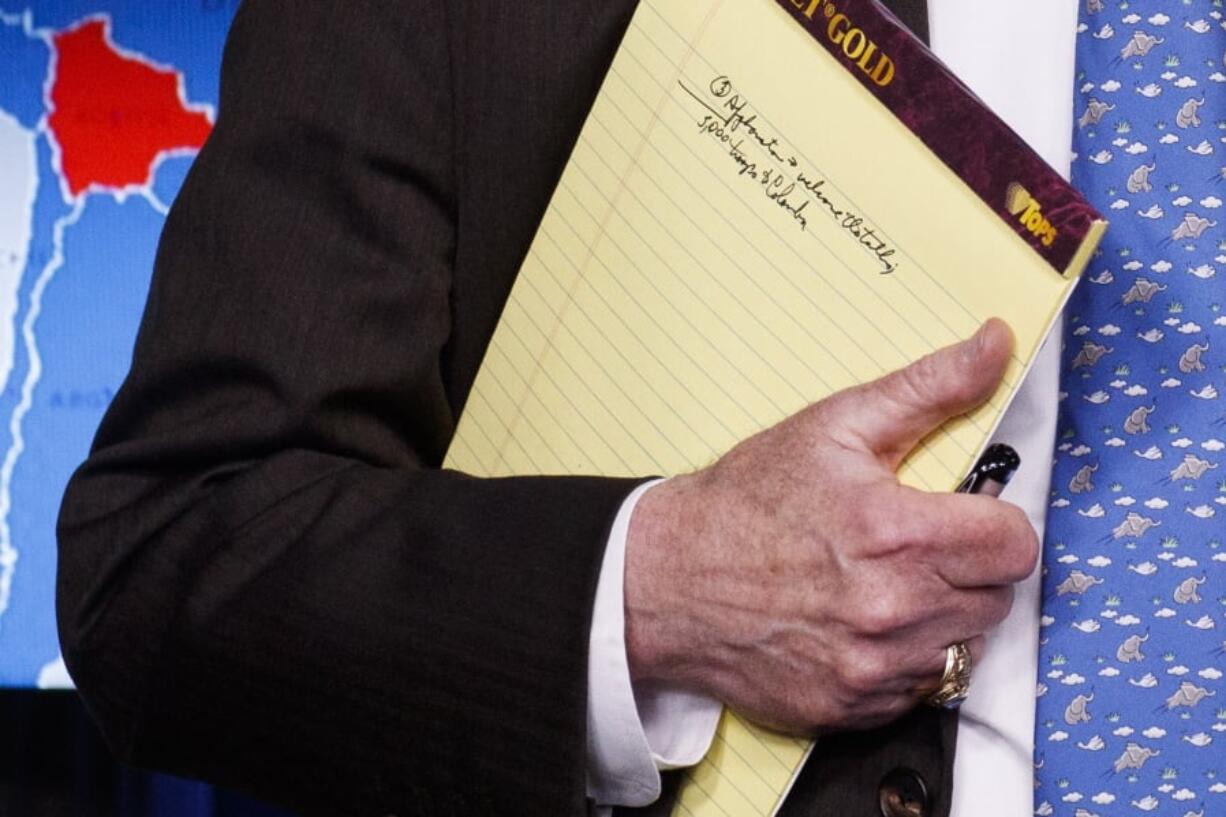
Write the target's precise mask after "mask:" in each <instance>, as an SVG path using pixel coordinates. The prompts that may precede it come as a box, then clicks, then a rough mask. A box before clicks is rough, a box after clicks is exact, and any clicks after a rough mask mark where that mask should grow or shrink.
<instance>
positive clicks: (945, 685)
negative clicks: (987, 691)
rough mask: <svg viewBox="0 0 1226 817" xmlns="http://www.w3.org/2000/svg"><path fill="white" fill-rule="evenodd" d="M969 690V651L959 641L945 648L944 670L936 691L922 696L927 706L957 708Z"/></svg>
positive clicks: (964, 643) (963, 643) (962, 642)
mask: <svg viewBox="0 0 1226 817" xmlns="http://www.w3.org/2000/svg"><path fill="white" fill-rule="evenodd" d="M970 691H971V651H970V650H969V649H967V646H966V642H964V641H959V642H958V643H957V644H950V645H949V646H948V647H946V648H945V672H943V673H941V683H940V685H939V686H937V688H936V691H935V692H932V693H930V694H929V695H927V696H926V697H925V698H924V703H926V704H928V706H935V707H939V708H941V709H957V708H958V707H959V706H961V705H962V702H963V701H965V700H966V696H967V695H969V694H970Z"/></svg>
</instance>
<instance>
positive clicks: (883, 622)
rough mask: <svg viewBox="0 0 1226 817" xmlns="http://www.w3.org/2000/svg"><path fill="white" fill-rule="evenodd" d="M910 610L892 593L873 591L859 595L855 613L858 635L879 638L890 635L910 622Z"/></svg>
mask: <svg viewBox="0 0 1226 817" xmlns="http://www.w3.org/2000/svg"><path fill="white" fill-rule="evenodd" d="M911 618H912V616H911V614H910V611H909V610H907V609H906V607H905V605H904V604H902V603H901V602H900V601H898V600H897V599H896V598H894V597H893V594H885V593H880V592H878V593H875V594H872V595H869V596H867V597H863V596H862V597H861V601H860V603H859V605H858V609H857V610H856V615H855V624H856V628H857V630H858V632H859V634H860V635H863V636H868V637H870V638H880V637H882V636H889V635H892V634H894V633H896V632H898V631H899V630H901V629H903V628H904V627H906V626H907V625H909V624H910V623H911Z"/></svg>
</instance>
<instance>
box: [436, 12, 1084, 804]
mask: <svg viewBox="0 0 1226 817" xmlns="http://www.w3.org/2000/svg"><path fill="white" fill-rule="evenodd" d="M786 5H787V4H786V3H776V2H772V0H726V1H725V2H705V3H692V2H681V0H643V2H641V3H640V5H639V8H638V11H637V13H636V14H635V16H634V19H633V21H632V23H631V25H630V27H629V30H628V31H627V34H626V37H625V40H624V42H623V44H622V46H621V49H620V51H619V52H618V54H617V55H616V58H615V59H614V62H613V64H612V67H611V69H610V71H609V73H608V75H607V78H606V80H605V83H604V86H603V88H602V90H601V92H600V94H599V97H598V98H597V100H596V102H595V105H594V107H593V109H592V111H591V114H590V115H589V118H588V120H587V123H586V125H585V126H584V128H583V131H582V134H581V135H580V136H579V139H578V142H577V144H576V145H575V148H574V153H573V155H572V156H571V159H570V163H569V165H568V166H567V167H566V170H565V172H564V174H563V176H562V178H561V181H560V183H559V185H558V187H557V190H556V192H555V194H554V196H553V200H552V202H551V203H550V205H549V209H548V211H547V212H546V214H545V216H544V219H543V221H542V223H541V225H540V228H539V230H538V232H537V235H536V238H535V240H534V242H533V244H532V247H531V250H530V251H529V253H528V256H527V258H526V260H525V261H524V264H523V267H522V269H521V270H520V273H519V277H518V279H517V281H516V283H515V285H514V288H513V290H512V292H511V295H510V298H509V301H508V303H507V305H506V308H505V312H504V314H503V316H502V320H501V323H500V324H499V325H498V328H497V330H496V332H495V334H494V337H493V341H492V343H491V344H490V347H489V350H488V352H487V354H486V358H485V361H484V364H483V366H482V368H481V371H480V374H479V376H478V377H477V380H476V383H475V385H474V387H473V390H472V394H471V396H470V398H469V400H468V404H467V408H466V410H465V412H464V415H463V417H462V419H461V421H460V424H459V428H458V430H457V433H456V436H455V440H454V442H453V443H452V446H451V449H450V452H449V454H448V458H447V462H446V466H447V467H449V468H454V469H458V470H460V471H464V472H467V473H470V474H476V475H484V476H505V475H513V474H603V475H621V476H631V475H633V476H644V475H652V474H663V475H669V474H676V473H680V472H685V471H690V470H693V469H697V468H700V467H702V466H705V465H707V464H709V463H711V462H712V461H713V460H715V459H716V458H717V457H719V456H720V455H721V454H722V453H723V452H725V451H727V450H728V449H729V448H730V447H732V446H733V445H734V444H735V443H736V442H738V441H739V440H741V439H744V438H745V437H747V436H749V435H751V434H753V433H754V432H756V431H759V430H760V429H762V428H764V427H767V426H770V425H772V424H774V423H776V422H777V421H779V420H781V419H782V418H784V417H785V416H787V415H789V414H791V413H793V412H795V411H797V410H798V409H800V408H802V407H803V406H806V405H808V404H809V403H812V402H814V401H816V400H820V399H821V398H823V397H825V396H826V395H828V394H830V393H832V392H834V391H836V390H839V389H843V388H846V387H848V386H852V385H855V384H857V383H862V382H865V381H867V380H871V379H874V378H876V377H879V376H880V375H883V374H885V373H886V372H889V371H891V370H893V369H896V368H898V367H901V366H903V365H905V364H907V363H909V362H911V361H913V360H915V359H916V358H918V357H920V356H922V355H924V354H926V353H928V352H931V351H933V350H934V349H937V348H938V347H941V346H944V345H946V344H948V343H951V342H954V341H957V340H959V339H962V338H965V337H967V336H968V335H970V334H971V333H973V332H974V331H975V330H976V329H977V328H978V326H979V325H980V324H981V323H982V322H983V321H984V320H985V319H987V318H988V317H990V316H999V317H1002V318H1004V319H1005V320H1007V321H1008V323H1009V324H1010V326H1012V328H1013V330H1014V333H1015V334H1016V337H1017V348H1016V356H1015V358H1014V360H1013V362H1012V364H1011V365H1010V367H1009V369H1008V373H1007V375H1006V378H1005V382H1004V384H1003V385H1002V387H1001V389H1000V391H999V392H998V393H997V394H996V395H995V396H994V397H993V398H992V400H991V402H990V403H989V404H987V405H985V406H983V407H982V408H980V409H979V410H978V411H976V412H974V413H973V414H971V415H968V416H965V417H962V418H958V419H956V420H953V421H951V422H949V423H947V424H946V425H945V426H944V427H942V428H941V429H940V430H939V431H938V432H937V433H934V434H933V435H931V436H930V437H929V438H928V439H927V440H926V441H925V442H924V443H923V444H922V445H921V446H920V447H919V448H917V449H916V451H915V452H913V455H912V456H911V457H910V458H909V459H908V460H907V461H906V462H905V464H904V465H903V466H902V468H901V471H900V477H901V479H902V480H903V481H904V482H906V483H908V484H910V485H913V486H916V487H921V488H925V489H929V490H932V491H948V490H951V489H953V488H954V487H955V486H956V485H957V483H958V482H959V481H960V480H961V479H962V477H963V476H964V475H965V474H966V473H967V472H968V470H969V469H970V468H971V467H972V465H973V463H974V460H975V458H976V457H977V455H978V454H979V452H980V450H981V449H982V448H983V446H984V444H985V442H986V440H987V438H988V436H989V434H990V433H991V431H992V430H993V428H994V427H995V426H996V424H997V422H998V420H999V419H1000V416H1001V414H1002V412H1003V411H1004V409H1005V406H1006V405H1007V404H1008V402H1009V400H1010V398H1011V396H1012V395H1013V393H1014V392H1015V390H1016V389H1017V387H1018V385H1019V383H1020V382H1021V379H1022V376H1023V374H1024V372H1025V370H1026V368H1027V366H1028V364H1029V361H1031V360H1032V359H1033V357H1034V355H1035V353H1036V351H1037V349H1038V346H1039V344H1040V342H1041V341H1042V339H1043V337H1044V336H1045V334H1046V333H1047V330H1048V329H1049V328H1050V326H1051V325H1052V323H1053V321H1054V319H1055V318H1056V316H1057V314H1058V312H1059V310H1060V307H1061V306H1062V305H1063V303H1064V301H1065V299H1066V298H1067V296H1068V294H1069V292H1070V290H1071V288H1072V286H1073V281H1074V280H1075V279H1076V277H1077V275H1078V274H1079V273H1080V271H1081V267H1083V266H1084V264H1085V261H1086V258H1087V257H1088V255H1089V251H1090V250H1091V249H1092V248H1093V246H1094V244H1095V243H1096V241H1097V238H1098V237H1099V236H1100V235H1101V232H1102V226H1103V225H1102V224H1101V222H1096V223H1094V224H1093V225H1092V226H1091V227H1090V229H1088V231H1086V236H1085V240H1084V241H1081V242H1080V244H1079V249H1078V252H1076V253H1075V254H1074V256H1073V257H1072V259H1071V260H1070V263H1069V265H1068V266H1069V268H1068V269H1064V270H1062V271H1063V272H1065V273H1066V274H1065V275H1062V274H1061V272H1060V271H1057V270H1056V269H1055V268H1053V266H1052V264H1051V263H1050V260H1049V259H1045V258H1044V257H1043V256H1042V255H1041V254H1040V252H1039V251H1037V250H1036V248H1035V242H1033V241H1032V242H1031V243H1030V244H1028V243H1027V241H1026V240H1024V239H1025V237H1026V235H1029V234H1033V235H1034V236H1036V237H1037V238H1039V239H1041V238H1042V236H1043V234H1044V229H1045V228H1044V222H1043V220H1042V219H1041V218H1040V217H1038V215H1037V214H1038V213H1039V209H1038V208H1039V205H1038V204H1035V206H1033V207H1029V206H1028V205H1029V204H1030V193H1029V192H1028V188H1027V187H1026V181H1027V180H1025V179H1020V180H1018V182H1017V184H1015V185H1012V186H1011V187H1010V192H1009V196H1008V198H1010V199H1011V200H1010V201H1003V200H1002V201H1001V202H1000V208H1002V209H1006V210H1007V213H1006V215H1009V216H1010V217H1012V216H1018V218H1019V219H1020V221H1021V225H1020V227H1018V226H1017V225H1014V226H1012V227H1011V226H1010V223H1009V221H1010V219H1007V218H1004V217H1002V215H1001V213H1000V212H997V211H994V210H993V209H992V208H991V207H989V206H988V205H987V204H985V201H984V200H983V199H981V198H980V195H981V194H977V193H976V192H975V191H973V190H972V189H971V188H970V187H968V186H967V184H965V183H964V182H963V181H962V180H961V179H960V178H959V177H958V176H957V175H956V174H955V173H954V172H953V171H951V170H950V169H949V167H948V166H947V165H946V164H945V163H943V162H942V161H940V160H939V159H938V158H937V157H936V156H935V155H934V153H933V152H932V150H930V148H929V147H927V146H926V145H925V144H924V142H922V141H921V140H920V138H918V137H917V136H916V135H915V134H913V132H912V131H911V130H910V129H909V128H908V127H907V126H906V125H904V124H903V123H902V122H901V121H900V120H899V119H898V118H897V117H896V116H895V115H894V114H893V113H892V112H891V110H890V109H889V108H888V107H886V105H885V104H883V103H882V102H881V101H879V100H878V99H877V98H876V97H875V96H874V95H873V94H872V93H870V90H871V89H870V88H869V87H868V83H872V82H874V79H873V76H872V75H871V72H872V71H873V70H874V69H876V68H878V67H879V65H880V63H879V62H878V61H877V60H878V59H880V57H879V56H878V55H886V54H887V52H886V51H885V49H884V47H876V46H875V47H874V50H875V51H876V52H877V53H876V54H873V55H872V56H873V59H872V61H870V60H869V59H867V58H865V56H864V53H865V52H867V51H868V50H869V49H868V47H867V40H868V36H867V34H866V33H864V32H862V33H861V35H860V36H863V37H864V38H865V41H866V44H865V46H864V47H863V49H862V50H861V51H860V52H859V53H858V54H856V55H855V56H856V57H857V59H855V60H853V59H850V58H848V59H842V60H841V59H840V57H839V54H838V53H835V52H836V51H837V50H838V48H841V47H842V43H841V42H835V41H834V40H830V41H828V42H827V43H826V45H825V46H823V45H822V44H821V43H820V41H819V40H818V39H816V38H815V35H814V32H816V33H817V34H821V35H822V36H829V35H830V34H831V29H830V27H829V25H830V20H832V19H833V15H832V14H829V13H826V12H825V11H824V10H823V9H818V10H817V12H816V14H815V16H814V20H813V21H812V23H813V24H812V25H811V26H809V27H806V26H805V25H803V24H802V23H804V22H805V20H803V19H801V20H799V21H798V16H797V14H796V12H795V10H794V9H793V10H789V9H788V8H786ZM802 5H808V4H807V3H806V4H802ZM813 5H814V6H815V7H816V6H820V5H821V4H820V3H815V4H813ZM842 6H843V7H845V8H846V9H848V15H847V19H845V20H844V21H843V22H840V23H836V27H835V29H834V30H833V33H834V34H835V35H837V34H838V33H839V32H840V31H842V32H843V33H844V34H845V35H846V34H847V33H848V32H849V31H850V30H851V25H852V24H853V23H855V22H858V21H856V20H854V19H851V18H852V11H851V10H852V9H855V8H856V7H857V3H856V2H854V0H849V1H848V2H845V3H843V4H842ZM859 8H860V9H861V13H862V14H863V15H868V14H870V13H871V14H873V15H876V17H875V20H876V23H877V25H878V26H879V27H880V26H881V25H884V24H885V22H888V20H887V19H886V18H884V17H883V16H882V15H881V12H880V11H879V10H875V9H871V8H870V4H869V3H867V2H865V0H859ZM800 11H801V12H803V11H804V9H800ZM823 14H824V15H825V16H824V17H823V16H822V15H823ZM883 21H884V22H883ZM867 29H868V26H867V25H865V31H867ZM845 40H846V37H844V42H845ZM831 46H834V47H835V48H834V50H831ZM857 47H859V44H858V43H853V44H852V45H851V46H850V47H848V49H847V50H846V51H843V52H842V53H843V55H844V57H846V56H847V55H848V54H849V53H850V52H854V51H855V50H856V48H857ZM916 47H918V46H916ZM887 58H888V59H891V61H892V63H894V64H893V65H892V69H893V71H894V73H895V74H896V79H895V80H894V81H897V82H905V81H906V76H905V74H906V72H907V71H908V70H909V68H910V66H909V64H908V63H907V62H905V61H904V59H903V55H901V54H898V55H888V56H887ZM929 59H930V57H929ZM857 71H860V72H862V73H861V75H860V76H857V73H856V72H857ZM885 71H886V69H884V68H882V69H880V70H878V71H876V79H877V80H880V79H883V78H884V77H885ZM866 79H867V83H866ZM934 104H939V103H934ZM967 124H968V125H970V124H973V123H967ZM1004 198H1006V196H1003V195H1002V199H1004ZM1028 210H1029V212H1028ZM1027 222H1029V223H1027ZM1046 227H1048V228H1050V227H1051V225H1050V224H1047V225H1046ZM1027 229H1029V230H1030V232H1029V233H1027V232H1026V230H1027ZM1019 230H1020V231H1021V232H1019ZM1038 246H1039V247H1040V248H1041V247H1042V244H1041V243H1040V244H1039V245H1038ZM798 683H805V681H804V679H798ZM809 746H810V744H809V742H807V741H804V740H798V739H793V738H788V737H780V736H777V735H773V734H771V733H768V732H766V731H763V730H760V729H757V728H755V727H754V726H752V725H750V724H748V723H747V722H746V721H745V720H744V719H743V718H741V717H739V716H738V715H737V714H735V713H731V712H727V713H725V716H724V719H723V722H722V724H721V726H720V728H719V733H718V735H717V736H716V738H715V742H714V745H713V748H712V750H711V752H710V754H709V755H708V757H707V759H706V760H704V761H703V762H702V763H701V764H700V765H699V766H697V767H696V768H695V769H693V770H692V771H691V772H690V773H689V776H688V779H687V781H686V784H685V785H684V787H683V789H682V793H681V796H680V800H679V803H678V806H677V811H678V813H680V814H692V815H696V816H697V817H707V815H712V817H742V815H770V814H772V813H773V812H774V811H775V809H776V808H777V806H778V804H779V802H780V801H781V799H782V796H783V794H784V793H785V792H786V791H787V789H788V787H789V785H790V782H791V780H792V778H793V775H794V773H795V772H796V770H797V769H798V767H799V766H800V764H801V762H802V760H803V758H804V757H805V755H806V753H807V751H808V749H809Z"/></svg>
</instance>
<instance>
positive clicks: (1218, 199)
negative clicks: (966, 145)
mask: <svg viewBox="0 0 1226 817" xmlns="http://www.w3.org/2000/svg"><path fill="white" fill-rule="evenodd" d="M1081 3H1082V9H1081V15H1080V24H1079V27H1078V45H1077V78H1076V87H1075V95H1074V98H1075V105H1076V110H1075V114H1074V162H1073V182H1074V184H1076V185H1077V186H1078V187H1079V188H1080V189H1081V190H1082V191H1083V192H1084V193H1085V194H1086V196H1087V197H1088V198H1089V199H1090V201H1091V202H1093V203H1094V204H1095V205H1096V206H1098V207H1099V209H1100V210H1102V211H1103V212H1104V213H1107V214H1108V218H1110V220H1111V222H1112V224H1111V228H1110V230H1109V231H1108V234H1107V237H1106V239H1105V241H1104V242H1103V245H1102V247H1101V248H1100V250H1099V253H1098V255H1097V256H1096V257H1095V258H1094V260H1093V261H1092V262H1091V265H1090V267H1089V268H1088V269H1087V271H1086V277H1085V280H1084V281H1083V282H1082V283H1081V284H1080V285H1079V287H1078V289H1077V291H1076V292H1075V293H1074V296H1073V299H1072V301H1071V302H1070V304H1069V307H1068V309H1067V311H1066V325H1065V328H1064V348H1063V352H1062V358H1061V362H1062V365H1063V369H1062V372H1061V391H1060V399H1061V406H1060V415H1059V422H1058V431H1057V434H1058V438H1057V440H1056V452H1055V460H1054V471H1053V479H1052V496H1051V507H1050V510H1049V514H1048V522H1047V531H1046V536H1045V542H1044V557H1043V601H1042V618H1041V626H1040V646H1039V678H1038V687H1037V694H1038V705H1037V712H1036V725H1035V769H1036V775H1035V813H1036V814H1037V815H1043V816H1046V815H1067V817H1110V816H1111V815H1125V814H1127V815H1139V814H1152V815H1158V816H1159V817H1167V816H1168V815H1171V816H1172V817H1187V815H1192V817H1196V815H1226V681H1224V680H1223V678H1224V676H1226V468H1223V467H1222V465H1223V463H1224V462H1226V397H1224V396H1223V394H1222V392H1226V201H1224V200H1226V8H1223V3H1222V0H1139V1H1138V0H1081Z"/></svg>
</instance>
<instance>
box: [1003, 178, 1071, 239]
mask: <svg viewBox="0 0 1226 817" xmlns="http://www.w3.org/2000/svg"><path fill="white" fill-rule="evenodd" d="M1005 208H1006V209H1007V210H1008V211H1009V214H1010V215H1014V216H1017V217H1018V218H1017V220H1018V221H1019V222H1020V223H1021V225H1022V226H1023V227H1025V228H1026V229H1027V230H1029V231H1030V234H1031V235H1033V236H1034V237H1035V238H1037V239H1039V240H1040V241H1041V242H1043V246H1044V247H1050V246H1051V245H1052V244H1054V243H1056V237H1057V236H1059V235H1060V231H1059V230H1057V229H1056V228H1055V227H1054V226H1052V223H1051V222H1050V221H1048V220H1047V219H1045V218H1043V205H1042V204H1040V203H1039V200H1038V199H1036V198H1034V197H1033V196H1031V195H1030V191H1028V190H1027V189H1026V188H1024V187H1022V186H1021V185H1020V184H1018V183H1017V182H1013V183H1012V184H1010V185H1009V189H1008V191H1007V192H1006V193H1005Z"/></svg>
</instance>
